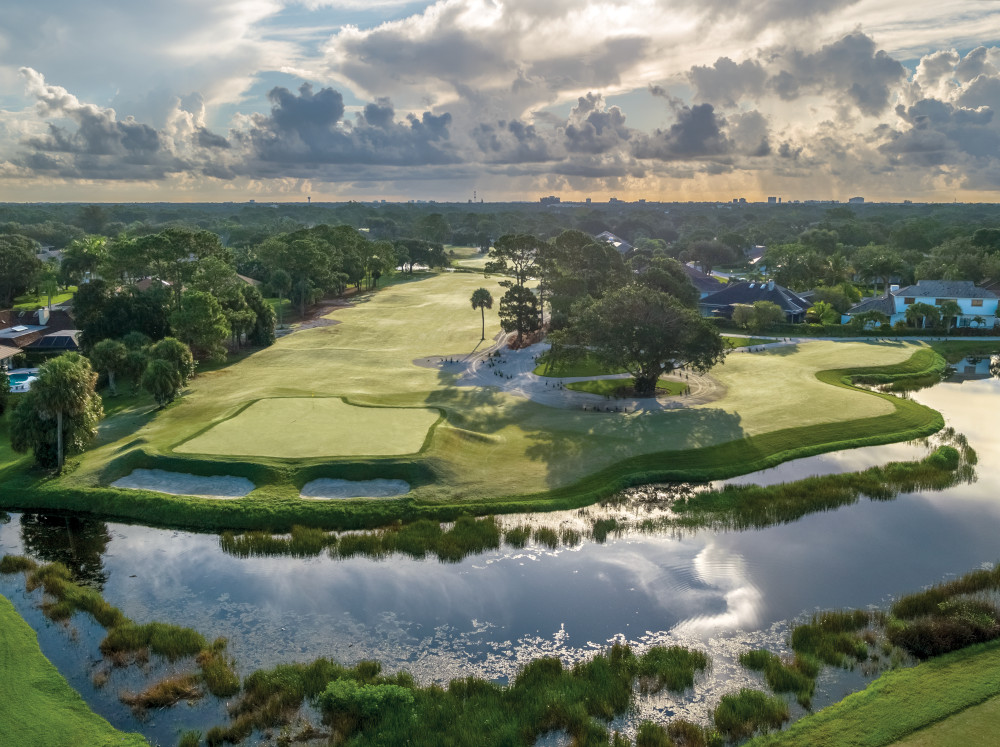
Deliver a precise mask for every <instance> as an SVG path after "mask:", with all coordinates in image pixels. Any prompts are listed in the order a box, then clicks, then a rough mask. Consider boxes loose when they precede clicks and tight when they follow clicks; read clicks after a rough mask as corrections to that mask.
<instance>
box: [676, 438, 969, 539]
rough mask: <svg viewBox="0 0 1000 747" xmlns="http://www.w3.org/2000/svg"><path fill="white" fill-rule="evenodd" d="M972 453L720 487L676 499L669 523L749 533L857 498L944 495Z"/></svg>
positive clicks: (941, 450) (964, 476)
mask: <svg viewBox="0 0 1000 747" xmlns="http://www.w3.org/2000/svg"><path fill="white" fill-rule="evenodd" d="M975 459H976V457H975V452H973V451H972V450H971V449H970V448H968V445H967V444H966V446H965V448H964V449H963V450H959V449H957V448H955V447H954V446H950V445H942V446H939V447H938V448H937V449H936V450H935V451H934V452H932V453H931V454H929V455H928V456H927V457H925V458H924V459H922V460H920V461H916V462H889V463H888V464H885V465H882V466H880V467H871V468H869V469H866V470H864V471H862V472H853V473H847V474H839V475H824V476H822V477H807V478H805V479H803V480H796V481H795V482H788V483H780V484H777V485H767V486H761V485H726V486H725V487H724V488H723V489H722V490H713V491H706V492H703V493H695V494H693V495H691V496H690V497H686V498H679V499H678V500H677V501H675V502H674V503H673V504H672V506H671V509H672V510H673V512H674V513H675V514H676V515H677V516H676V518H675V519H674V520H673V522H672V523H674V524H676V525H677V526H682V527H691V528H695V527H710V528H715V529H740V530H742V529H749V528H761V527H768V526H773V525H775V524H783V523H789V522H792V521H795V520H797V519H799V518H801V517H803V516H805V515H807V514H810V513H814V512H817V511H829V510H832V509H834V508H838V507H840V506H845V505H849V504H853V503H856V502H857V501H858V500H860V498H861V497H862V496H867V497H868V498H870V499H872V500H891V499H893V498H895V497H896V496H897V495H898V494H899V493H909V492H914V491H916V490H944V489H946V488H949V487H952V486H954V485H956V484H958V483H959V482H961V481H963V480H968V479H971V477H972V476H971V475H970V474H969V471H968V470H966V469H963V468H964V467H966V466H969V467H971V465H972V464H974V463H975Z"/></svg>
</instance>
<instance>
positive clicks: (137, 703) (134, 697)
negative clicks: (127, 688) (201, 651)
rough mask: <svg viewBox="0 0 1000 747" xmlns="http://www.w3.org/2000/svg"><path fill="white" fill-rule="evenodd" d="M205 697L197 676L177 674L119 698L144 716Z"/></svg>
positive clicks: (122, 694) (123, 694)
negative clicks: (151, 710) (154, 709)
mask: <svg viewBox="0 0 1000 747" xmlns="http://www.w3.org/2000/svg"><path fill="white" fill-rule="evenodd" d="M203 695H204V692H203V691H202V689H201V687H200V686H199V682H198V675H196V674H176V675H173V676H171V677H167V678H166V679H163V680H160V681H159V682H156V683H154V684H152V685H150V686H149V687H147V688H146V689H145V690H143V691H142V692H138V693H131V692H123V693H121V694H120V695H119V696H118V699H119V700H121V702H122V703H124V704H125V705H127V706H128V707H129V708H131V709H132V711H133V712H134V713H137V714H144V713H145V712H146V711H148V710H149V709H150V708H167V707H169V706H172V705H176V704H177V703H180V702H181V701H182V700H186V701H188V702H189V703H190V702H193V701H195V700H198V699H200V698H201V697H202V696H203Z"/></svg>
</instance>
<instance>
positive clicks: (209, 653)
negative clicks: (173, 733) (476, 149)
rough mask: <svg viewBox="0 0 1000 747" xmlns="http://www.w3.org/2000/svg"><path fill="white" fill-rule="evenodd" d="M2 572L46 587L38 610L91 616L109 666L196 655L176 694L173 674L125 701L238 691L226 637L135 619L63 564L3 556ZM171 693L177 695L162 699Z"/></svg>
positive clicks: (158, 701)
mask: <svg viewBox="0 0 1000 747" xmlns="http://www.w3.org/2000/svg"><path fill="white" fill-rule="evenodd" d="M0 573H4V574H12V573H24V574H25V583H26V588H27V589H28V591H32V590H34V589H37V588H39V587H41V588H42V589H43V590H44V592H45V593H44V597H43V602H42V611H43V612H44V613H45V616H46V617H48V618H49V619H50V620H54V621H57V622H58V621H66V620H69V619H70V618H71V617H72V616H73V615H74V614H76V613H78V612H83V613H86V614H88V615H90V616H91V617H92V618H93V619H94V620H95V621H96V622H97V623H98V624H100V625H101V626H102V627H103V628H105V630H107V631H108V633H107V635H106V636H105V638H104V640H103V641H101V644H100V651H101V654H102V656H103V657H104V658H105V659H106V660H107V662H108V663H109V664H110V665H112V666H127V665H128V664H131V663H145V662H146V661H148V659H149V656H150V654H155V655H157V656H161V657H163V658H164V659H165V660H167V661H171V662H174V661H178V660H181V659H189V658H193V659H195V661H196V663H197V665H198V668H199V671H198V672H197V673H191V674H188V675H184V679H185V681H186V683H187V688H186V689H185V690H184V691H183V693H181V694H180V695H178V692H179V691H178V689H177V687H176V685H177V681H176V677H174V678H168V680H164V681H163V682H160V683H154V684H153V685H152V686H151V687H150V688H148V689H147V690H145V691H143V692H142V693H132V694H123V695H122V696H121V699H122V701H123V702H125V703H128V704H129V705H131V706H132V707H133V708H136V709H137V710H142V709H144V708H147V707H163V706H166V705H173V704H174V703H175V702H178V701H179V700H181V699H185V700H189V699H191V698H196V697H201V696H202V695H203V691H202V686H204V688H205V689H207V690H208V692H210V693H212V694H213V695H216V696H228V695H233V694H234V693H236V692H237V691H238V690H239V678H238V677H237V676H236V674H235V672H234V671H233V668H232V661H231V660H230V659H229V657H228V656H227V655H226V653H225V648H226V642H225V640H224V639H221V638H220V639H218V640H216V641H214V642H212V643H211V644H209V643H208V641H206V640H205V638H204V637H203V636H202V635H201V634H200V633H198V632H197V631H195V630H192V629H191V628H184V627H179V626H176V625H168V624H165V623H159V622H152V623H145V624H139V623H136V622H134V621H133V620H131V619H130V618H128V617H126V616H125V614H124V613H123V612H122V611H121V610H120V609H118V608H117V607H114V606H112V605H110V604H108V603H107V601H105V599H104V597H102V596H101V594H100V592H98V591H96V590H94V589H91V588H89V587H86V586H82V585H80V584H78V583H76V582H74V581H73V580H72V578H71V574H70V571H69V569H68V568H67V567H66V566H64V565H63V564H62V563H49V564H47V565H38V564H37V563H36V562H35V561H33V560H32V559H31V558H27V557H24V556H20V555H5V556H4V557H3V558H2V559H0ZM171 692H172V693H173V694H174V695H175V696H177V697H175V698H172V697H166V700H164V698H165V696H167V695H168V694H169V693H171Z"/></svg>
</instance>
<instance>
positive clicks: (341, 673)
mask: <svg viewBox="0 0 1000 747" xmlns="http://www.w3.org/2000/svg"><path fill="white" fill-rule="evenodd" d="M708 663H709V662H708V659H707V657H706V656H705V655H704V654H702V653H700V652H696V651H690V650H688V649H685V648H681V647H673V648H669V649H667V648H652V649H650V650H649V651H647V652H646V653H645V654H643V655H641V656H636V655H635V654H634V653H633V652H632V650H631V649H630V648H629V647H628V646H624V645H621V644H615V645H614V646H612V647H611V648H610V649H609V650H607V651H605V652H603V653H600V654H597V655H596V656H594V657H593V658H592V659H590V660H588V661H586V662H580V663H577V664H574V665H573V666H572V667H565V666H563V664H562V662H560V661H559V659H555V658H542V659H536V660H535V661H533V662H531V663H530V664H528V665H527V666H525V667H524V668H523V669H522V670H521V671H520V672H519V673H518V675H517V676H516V677H515V678H514V680H513V682H512V683H511V684H510V685H507V686H502V685H496V684H494V683H491V682H488V681H486V680H482V679H478V678H475V677H468V678H465V679H458V680H452V681H451V682H450V683H449V684H448V685H447V687H440V686H437V685H431V686H429V687H419V686H417V685H416V684H415V683H414V681H413V678H412V677H411V676H410V675H409V674H407V673H406V672H400V673H398V674H395V675H391V676H385V675H382V673H381V666H380V665H379V664H378V663H377V662H361V663H359V664H358V665H357V666H355V667H354V668H352V669H347V668H345V667H342V666H340V665H338V664H335V663H333V662H330V661H328V660H326V659H318V660H317V661H315V662H313V663H312V664H289V665H282V666H279V667H276V668H275V669H271V670H263V671H259V672H255V673H254V674H252V675H250V676H249V677H247V678H246V680H245V681H244V685H243V694H242V696H241V697H240V699H239V700H238V701H236V702H235V703H234V704H233V705H232V706H231V707H230V714H231V719H232V720H231V722H230V724H229V725H227V726H225V727H215V728H213V729H211V730H209V732H208V733H207V735H206V740H207V742H208V744H209V745H216V744H222V743H224V742H237V741H240V740H242V739H245V738H246V737H248V736H249V735H250V734H251V733H252V731H253V730H254V729H269V728H275V727H279V726H283V725H285V724H287V723H289V722H290V721H291V719H292V718H293V717H294V715H295V713H296V712H297V711H298V709H299V708H300V707H301V706H302V704H303V703H304V702H305V701H306V700H307V699H308V700H310V701H311V702H312V703H313V704H315V705H316V706H318V707H319V709H320V711H321V713H322V714H323V721H324V724H326V725H327V726H328V727H329V728H330V730H331V736H332V737H333V739H334V740H335V741H336V742H337V743H338V744H339V743H348V744H351V745H377V744H408V745H428V746H431V745H435V746H436V745H441V744H456V745H466V744H476V745H483V746H484V747H488V746H489V745H533V744H534V743H535V742H536V741H537V739H538V737H540V736H541V735H543V734H545V733H547V732H551V731H553V730H565V731H566V732H568V733H569V734H570V735H571V736H572V737H573V739H574V743H575V744H580V745H596V744H605V745H607V744H608V742H609V739H610V738H611V737H610V735H609V734H608V731H607V728H606V725H605V724H606V722H607V721H609V720H611V719H612V718H614V717H615V716H620V715H622V714H624V713H626V712H627V711H629V710H630V709H631V708H632V707H633V706H634V702H635V697H636V685H637V684H639V686H640V688H643V690H644V692H648V693H655V692H658V691H660V690H662V689H664V688H666V689H670V690H673V691H676V692H680V691H683V690H685V689H687V688H688V687H691V686H692V685H693V683H694V679H695V675H696V674H697V673H698V672H699V671H703V670H704V669H705V668H707V666H708ZM695 728H696V729H697V727H695ZM615 738H616V739H615V744H623V743H624V744H627V743H628V742H627V740H621V738H620V737H618V735H615Z"/></svg>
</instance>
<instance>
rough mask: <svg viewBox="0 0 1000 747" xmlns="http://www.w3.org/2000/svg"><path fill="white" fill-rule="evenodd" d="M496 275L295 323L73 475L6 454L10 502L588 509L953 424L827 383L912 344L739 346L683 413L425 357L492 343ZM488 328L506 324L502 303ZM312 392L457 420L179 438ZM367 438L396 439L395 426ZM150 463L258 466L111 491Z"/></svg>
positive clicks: (257, 509) (272, 511)
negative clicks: (154, 488) (360, 442)
mask: <svg viewBox="0 0 1000 747" xmlns="http://www.w3.org/2000/svg"><path fill="white" fill-rule="evenodd" d="M481 285H483V279H482V278H480V277H476V276H474V275H471V274H464V273H452V274H443V275H438V276H433V277H429V278H427V279H424V280H420V281H419V282H407V283H401V284H399V285H394V286H392V287H390V288H386V289H383V290H380V291H379V292H378V293H377V294H375V295H368V296H361V297H358V298H357V299H356V300H355V305H354V306H352V307H350V308H345V307H341V308H337V309H335V310H333V311H332V312H331V314H332V316H334V317H336V318H337V319H338V320H340V321H341V322H342V323H341V324H338V325H335V326H328V327H321V328H314V329H309V330H304V331H301V332H298V333H296V334H294V335H290V336H288V337H284V338H282V339H280V340H278V342H277V343H276V344H275V345H273V346H272V347H269V348H267V349H264V350H261V351H257V352H254V353H253V354H251V355H249V356H247V357H246V358H245V359H244V360H242V361H241V362H240V363H238V364H236V365H233V366H229V367H228V368H225V369H221V370H215V371H209V372H206V373H202V374H199V376H198V377H196V379H194V381H193V382H192V385H191V388H190V389H189V390H188V392H187V393H186V394H185V395H184V396H183V397H182V398H180V399H179V400H178V401H176V402H175V403H173V404H172V405H170V406H168V407H167V408H165V409H164V410H163V411H160V412H157V413H155V415H153V416H152V417H149V416H148V414H147V415H138V414H135V415H134V417H133V419H132V420H130V421H129V422H128V425H129V426H131V427H132V430H128V429H127V428H125V427H122V428H118V426H117V423H118V421H119V419H120V418H122V417H126V416H130V417H131V415H130V414H129V413H122V414H120V415H115V416H113V417H111V418H109V419H108V421H107V422H106V423H105V424H104V426H103V428H104V431H103V432H105V433H107V434H108V437H107V440H102V442H101V443H100V444H99V445H98V446H97V447H96V448H94V449H92V450H91V451H89V452H87V453H86V454H84V455H82V456H81V457H78V458H75V459H74V463H73V464H71V465H70V469H69V470H68V471H67V474H65V475H64V476H62V477H59V478H55V479H44V478H40V477H39V474H38V473H37V472H34V471H32V470H28V469H27V468H26V463H25V461H24V460H22V461H21V462H19V463H17V464H14V465H13V466H11V465H8V466H7V468H6V469H4V468H2V467H0V470H3V471H2V472H0V479H2V480H3V481H4V486H5V490H4V491H3V495H2V496H0V507H4V508H31V509H36V510H54V509H65V510H72V511H80V512H87V513H93V514H97V515H101V516H103V517H106V518H113V519H120V520H126V521H140V522H142V523H145V524H152V525H166V526H183V527H192V528H204V529H219V530H221V529H242V530H252V529H272V530H284V531H287V530H288V529H290V527H291V526H292V525H296V524H298V525H302V526H316V527H326V528H344V529H347V528H363V527H373V526H384V525H386V524H389V523H391V522H393V521H395V520H397V519H400V520H403V521H413V520H416V519H419V518H428V519H434V520H454V519H455V518H457V517H458V516H459V515H462V514H463V513H465V514H479V515H485V514H491V513H492V514H499V513H509V512H515V511H530V510H552V509H561V508H574V507H579V506H582V505H586V504H589V503H593V502H594V501H596V500H599V499H601V498H603V497H605V496H607V495H610V494H612V493H614V492H616V491H618V490H620V489H622V488H625V487H629V486H631V485H636V484H642V483H648V482H657V481H672V480H677V481H703V480H708V479H720V478H725V477H731V476H735V475H737V474H742V473H746V472H749V471H753V470H756V469H762V468H765V467H770V466H774V465H775V464H777V463H779V462H781V461H785V460H787V459H792V458H796V457H801V456H809V455H812V454H816V453H820V452H823V451H829V450H833V449H839V448H848V447H854V446H864V445H871V444H876V443H886V442H890V441H896V440H905V439H910V438H915V437H919V436H926V435H928V434H930V433H932V432H934V431H935V430H937V429H939V428H940V427H941V426H942V421H941V418H940V416H939V415H938V414H937V413H934V412H933V411H932V410H930V409H928V408H925V407H922V406H921V405H918V404H916V403H914V402H910V401H904V400H900V399H896V398H892V397H888V396H885V395H881V394H879V393H869V392H862V391H860V390H857V389H854V388H852V387H850V385H849V384H844V383H843V382H841V381H840V378H839V375H835V376H834V377H833V379H832V380H831V381H829V382H825V381H824V380H821V378H817V375H816V374H817V372H818V371H822V370H823V369H825V368H829V366H830V365H831V364H832V363H835V362H836V361H838V360H850V361H851V364H852V366H856V367H857V368H866V367H870V366H873V365H877V366H881V367H883V368H884V367H885V366H886V365H897V364H902V368H904V369H906V370H915V368H914V366H915V365H918V364H921V363H923V364H926V363H927V360H926V359H925V358H924V357H923V354H921V353H919V352H918V354H917V358H916V359H914V360H915V361H916V364H915V363H914V361H913V360H911V361H910V362H909V363H907V359H910V358H912V356H913V352H914V351H915V350H917V351H921V350H924V349H923V348H920V347H917V346H912V345H904V344H895V345H876V344H869V343H851V342H847V343H826V342H815V343H809V344H808V345H803V346H800V347H798V348H796V347H793V346H786V347H782V348H779V349H776V350H774V351H771V352H767V353H761V354H755V355H742V356H732V357H731V358H729V359H728V360H727V361H726V363H725V365H722V366H719V367H717V368H716V369H715V370H714V371H713V372H712V375H713V376H715V377H716V378H717V379H718V380H719V381H720V383H721V384H722V385H723V386H724V387H725V390H726V394H725V396H724V397H722V398H721V399H720V400H718V401H716V402H713V403H711V404H710V405H704V406H696V407H692V408H685V409H681V410H677V411H672V412H668V413H662V412H657V413H645V412H638V413H628V414H625V413H613V412H612V413H594V412H583V411H582V410H579V411H577V410H564V409H558V408H552V407H546V406H544V405H539V404H536V403H534V402H530V401H527V400H524V399H522V398H519V397H517V396H515V395H512V394H507V393H505V392H501V391H497V390H495V389H493V388H491V387H486V388H471V387H470V388H464V387H456V386H454V384H455V375H454V373H451V372H449V371H448V370H446V369H444V368H437V367H427V366H418V365H414V364H413V361H415V360H421V359H426V358H427V357H428V355H443V356H448V357H455V358H461V357H463V355H465V354H468V353H469V352H470V351H471V350H472V348H474V347H476V346H477V343H478V341H479V337H480V330H479V317H478V314H474V313H473V312H472V311H471V310H470V309H467V308H466V307H467V306H468V298H469V296H470V295H471V292H472V290H474V289H475V288H477V287H479V286H481ZM498 292H499V291H498ZM488 317H489V315H488ZM488 323H489V324H492V325H495V324H496V317H495V313H494V314H493V318H492V319H488ZM462 351H465V352H464V353H463V352H462ZM924 354H925V355H926V356H930V357H931V358H932V359H933V354H932V353H931V352H929V351H924ZM830 383H832V384H833V386H830V385H828V384H830ZM775 391H780V392H781V397H782V403H781V407H779V408H776V407H775V396H774V393H775ZM313 393H317V394H320V393H322V394H323V396H326V397H343V398H344V401H345V402H347V403H349V404H350V405H360V406H366V405H367V406H372V407H383V408H384V407H389V408H423V409H424V410H425V411H426V410H437V411H440V412H442V413H443V415H442V420H441V421H440V422H439V423H437V425H435V426H434V428H433V430H432V432H431V434H430V436H429V437H428V438H427V440H426V442H425V443H424V445H423V447H422V448H421V449H420V451H419V453H417V454H414V455H407V456H396V457H391V456H389V457H376V456H350V455H341V454H340V452H341V451H342V450H344V449H345V448H346V447H345V444H347V445H349V444H350V442H351V439H352V433H351V432H350V431H348V430H344V431H343V433H341V434H339V437H337V438H327V439H324V440H323V445H324V449H325V450H328V453H329V456H322V457H320V456H314V457H309V458H305V457H303V458H296V459H290V458H289V459H279V458H275V457H266V456H260V457H257V456H255V457H252V458H249V457H244V458H239V457H233V456H222V455H211V456H208V455H198V454H180V453H177V452H176V451H175V448H176V447H177V446H178V445H180V444H184V443H187V442H190V441H191V439H193V438H195V437H199V436H201V435H202V434H205V435H207V434H209V433H211V431H212V429H213V428H216V427H219V426H220V424H224V423H226V422H227V421H229V420H230V419H233V418H237V420H238V416H239V415H240V413H241V412H243V411H244V410H245V409H246V408H247V406H248V405H249V404H250V403H251V402H256V401H262V400H269V399H270V400H275V399H279V398H283V397H294V398H304V399H310V398H311V396H312V394H313ZM244 425H245V426H246V431H247V432H246V433H245V434H243V435H242V437H243V438H244V439H245V440H247V441H248V442H255V443H259V444H260V445H261V446H260V448H261V449H262V450H266V449H267V448H268V443H269V431H268V426H269V423H268V422H267V419H266V418H263V419H258V420H255V421H254V422H253V423H245V424H244ZM369 435H370V436H371V437H372V438H380V437H384V440H385V441H386V442H391V441H392V439H393V438H394V436H393V434H392V426H391V423H388V424H383V427H380V428H379V429H376V430H375V431H373V432H372V433H371V434H369ZM300 443H301V444H302V449H303V451H306V450H308V449H315V448H316V444H317V439H313V438H311V434H310V433H309V432H307V431H306V432H303V433H302V437H301V440H300ZM310 453H316V452H315V451H313V452H310ZM136 468H147V469H164V470H168V471H176V472H185V473H193V474H197V475H227V474H228V475H234V476H239V477H246V478H248V479H250V480H251V481H252V482H253V483H254V484H255V485H257V489H256V490H255V491H254V492H252V493H251V494H250V495H249V496H247V497H246V498H242V499H239V500H230V501H217V500H215V501H213V500H210V499H199V498H183V497H168V496H165V495H163V494H157V493H152V492H144V491H125V490H116V489H111V488H107V487H105V486H107V485H108V484H110V483H111V482H113V481H114V480H116V479H118V478H120V477H123V476H125V475H126V474H129V473H130V472H131V471H132V470H133V469H136ZM320 477H330V478H343V479H352V480H365V479H371V478H375V477H383V478H393V479H401V480H406V481H407V482H408V483H410V485H411V487H412V491H411V493H410V494H408V495H407V496H406V497H403V498H399V499H394V500H381V501H372V500H350V501H336V502H335V501H304V500H301V499H300V498H299V490H300V489H301V487H302V486H303V485H304V484H305V483H306V482H308V481H310V480H312V479H315V478H320Z"/></svg>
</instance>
